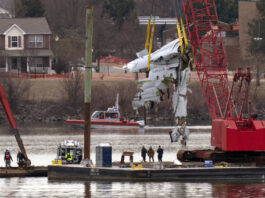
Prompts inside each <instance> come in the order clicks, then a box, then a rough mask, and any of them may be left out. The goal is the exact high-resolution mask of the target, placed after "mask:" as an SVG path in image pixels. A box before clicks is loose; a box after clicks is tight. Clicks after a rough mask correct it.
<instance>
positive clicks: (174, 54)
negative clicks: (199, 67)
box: [123, 39, 180, 72]
mask: <svg viewBox="0 0 265 198" xmlns="http://www.w3.org/2000/svg"><path fill="white" fill-rule="evenodd" d="M179 46H180V44H179V39H176V40H173V41H171V42H170V43H168V44H166V45H164V46H163V47H162V48H160V49H158V50H156V51H155V52H153V53H152V54H151V55H150V68H151V69H152V68H154V67H157V66H160V65H168V66H169V67H174V65H176V64H175V63H176V62H177V61H179V59H178V57H179V52H178V48H179ZM136 54H137V56H138V58H137V59H135V60H133V61H131V62H129V63H127V64H126V65H125V66H123V68H124V69H126V70H129V71H131V72H140V71H145V70H146V69H147V62H148V54H147V55H146V50H142V51H140V52H138V53H136Z"/></svg>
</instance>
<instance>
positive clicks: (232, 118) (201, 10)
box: [178, 0, 265, 161]
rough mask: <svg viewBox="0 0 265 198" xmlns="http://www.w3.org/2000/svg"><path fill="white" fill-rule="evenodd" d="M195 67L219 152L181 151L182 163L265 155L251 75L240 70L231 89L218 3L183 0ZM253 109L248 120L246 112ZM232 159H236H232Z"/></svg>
mask: <svg viewBox="0 0 265 198" xmlns="http://www.w3.org/2000/svg"><path fill="white" fill-rule="evenodd" d="M182 5H183V8H184V13H185V19H186V24H187V29H188V33H189V39H190V43H191V47H192V52H193V57H194V63H195V68H196V71H197V74H198V77H199V80H200V84H201V86H202V90H203V93H204V96H205V99H206V102H207V105H208V108H209V111H210V115H211V117H212V132H211V145H212V146H214V147H215V148H216V150H215V151H204V150H193V151H183V150H182V151H180V152H179V153H178V157H179V158H180V159H181V160H192V159H195V160H196V159H197V160H198V159H200V160H201V159H204V160H205V159H213V160H216V161H218V160H226V159H229V158H231V156H232V157H233V158H234V159H243V158H244V159H245V158H246V157H247V158H248V157H253V159H254V160H255V159H256V157H257V156H263V155H265V143H264V142H265V121H258V120H255V119H254V116H251V115H250V109H251V108H250V102H248V104H247V96H248V90H249V85H250V81H251V73H250V70H249V69H248V70H247V71H246V72H243V71H241V70H240V69H239V70H238V71H237V72H236V73H235V76H234V78H233V82H232V86H231V88H230V87H229V80H228V74H227V62H226V56H225V51H224V46H223V41H222V31H221V30H220V28H217V27H218V16H217V11H216V6H215V0H182ZM246 105H248V106H249V108H248V109H249V114H248V117H247V118H246V117H244V116H243V111H244V109H245V107H246ZM229 160H232V159H229Z"/></svg>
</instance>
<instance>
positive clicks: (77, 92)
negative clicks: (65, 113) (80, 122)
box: [61, 71, 84, 115]
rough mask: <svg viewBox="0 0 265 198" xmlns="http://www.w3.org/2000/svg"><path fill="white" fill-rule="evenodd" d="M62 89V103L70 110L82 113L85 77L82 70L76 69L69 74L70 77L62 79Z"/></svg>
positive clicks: (74, 112)
mask: <svg viewBox="0 0 265 198" xmlns="http://www.w3.org/2000/svg"><path fill="white" fill-rule="evenodd" d="M61 91H62V95H63V97H62V98H63V101H62V104H63V105H64V106H65V108H66V109H68V110H69V112H72V113H73V114H75V115H76V114H80V112H81V111H82V109H83V108H82V107H83V104H84V77H83V75H82V72H81V71H75V72H72V73H70V74H68V77H67V78H65V79H64V80H62V83H61Z"/></svg>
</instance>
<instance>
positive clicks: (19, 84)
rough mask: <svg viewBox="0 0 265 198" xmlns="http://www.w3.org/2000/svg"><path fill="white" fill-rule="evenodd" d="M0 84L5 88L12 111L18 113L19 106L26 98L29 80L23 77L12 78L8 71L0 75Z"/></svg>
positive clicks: (29, 84)
mask: <svg viewBox="0 0 265 198" xmlns="http://www.w3.org/2000/svg"><path fill="white" fill-rule="evenodd" d="M0 84H1V85H2V86H3V88H4V90H5V93H6V95H7V98H8V101H9V105H10V107H11V109H12V111H13V112H14V113H18V112H19V106H20V105H22V104H23V102H24V101H26V100H27V98H28V94H29V90H30V88H31V86H32V84H31V82H30V81H29V80H27V79H24V78H12V77H11V76H10V74H9V73H6V75H5V76H2V77H1V79H0Z"/></svg>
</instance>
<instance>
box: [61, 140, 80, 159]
mask: <svg viewBox="0 0 265 198" xmlns="http://www.w3.org/2000/svg"><path fill="white" fill-rule="evenodd" d="M67 152H69V153H70V154H71V155H72V157H73V164H80V162H81V160H82V157H83V156H82V148H81V147H80V145H79V142H77V141H74V140H65V141H63V142H61V143H60V144H59V145H58V148H57V160H62V164H66V158H65V156H66V154H67Z"/></svg>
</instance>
